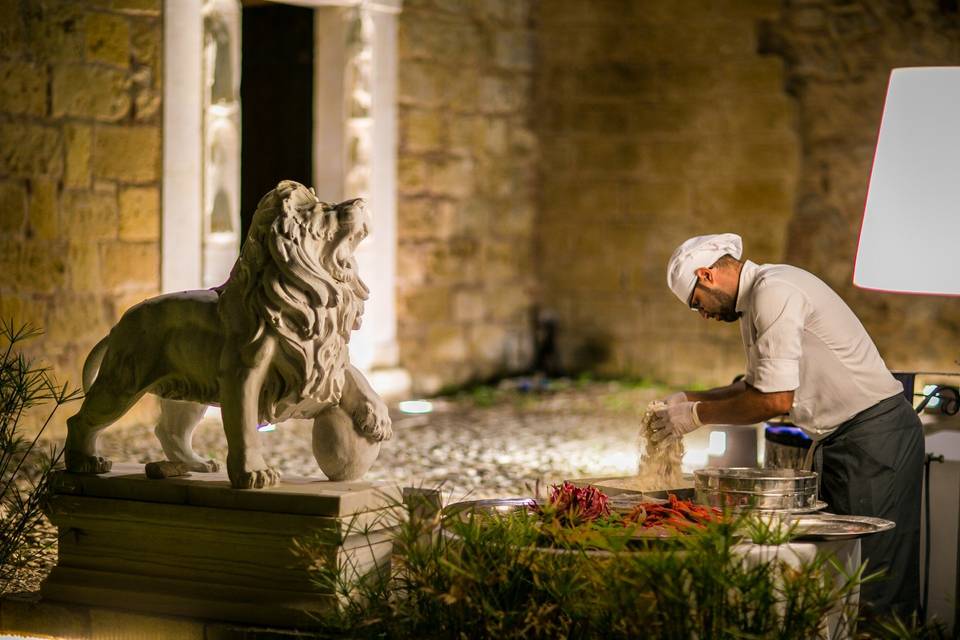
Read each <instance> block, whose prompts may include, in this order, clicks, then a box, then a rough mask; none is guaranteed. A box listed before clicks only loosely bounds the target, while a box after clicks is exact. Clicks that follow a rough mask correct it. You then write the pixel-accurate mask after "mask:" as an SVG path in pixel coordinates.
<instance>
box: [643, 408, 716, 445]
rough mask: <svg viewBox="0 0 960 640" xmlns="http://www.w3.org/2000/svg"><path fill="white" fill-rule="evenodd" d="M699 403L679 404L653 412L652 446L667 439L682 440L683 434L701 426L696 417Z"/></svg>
mask: <svg viewBox="0 0 960 640" xmlns="http://www.w3.org/2000/svg"><path fill="white" fill-rule="evenodd" d="M698 404H700V403H699V402H679V403H677V404H672V405H668V406H666V407H663V408H662V409H657V410H655V411H654V412H653V423H652V424H651V427H652V428H653V433H652V434H651V435H650V439H651V440H652V441H653V443H654V444H656V443H659V442H662V441H663V440H666V439H667V438H682V437H683V434H685V433H690V432H691V431H693V430H694V429H697V428H699V427H702V426H703V423H702V422H700V417H699V416H698V415H697V405H698Z"/></svg>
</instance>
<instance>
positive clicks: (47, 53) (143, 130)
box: [0, 0, 161, 385]
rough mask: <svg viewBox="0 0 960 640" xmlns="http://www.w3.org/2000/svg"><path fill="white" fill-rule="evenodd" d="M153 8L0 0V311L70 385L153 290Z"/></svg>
mask: <svg viewBox="0 0 960 640" xmlns="http://www.w3.org/2000/svg"><path fill="white" fill-rule="evenodd" d="M160 4H161V3H160V0H99V1H89V2H88V1H83V2H81V1H79V0H78V1H76V2H68V1H61V0H31V1H30V2H17V1H15V0H3V1H2V2H0V274H2V277H0V316H2V317H3V318H7V319H9V318H11V317H12V318H14V319H15V320H16V321H19V322H24V321H29V322H31V323H34V324H36V325H38V326H40V327H42V328H43V329H44V330H45V331H46V334H45V335H44V336H43V337H42V338H40V339H38V340H34V341H33V342H32V348H31V352H33V353H35V354H38V355H42V360H43V361H45V362H46V363H48V364H51V365H53V366H54V368H55V371H56V373H57V375H58V377H60V378H61V379H64V380H69V381H70V382H71V383H73V384H74V385H78V384H79V383H80V370H81V366H82V363H83V359H84V357H85V356H86V353H87V352H88V351H89V349H90V348H91V347H92V346H93V345H94V344H95V343H96V342H97V341H98V340H99V339H100V338H101V337H103V335H105V334H106V332H107V330H108V329H109V327H110V325H111V324H112V323H114V322H115V321H116V320H117V319H118V318H119V316H120V314H121V313H122V312H123V311H124V310H125V309H126V308H127V307H128V306H130V305H131V304H133V303H135V302H138V301H139V300H141V299H143V298H144V297H146V296H148V295H151V294H155V293H156V292H157V291H158V289H159V261H160V258H159V232H160V213H159V207H160V192H159V184H160V155H161V143H160V96H161V86H160V83H161V69H160V63H161V51H160V47H161V21H160Z"/></svg>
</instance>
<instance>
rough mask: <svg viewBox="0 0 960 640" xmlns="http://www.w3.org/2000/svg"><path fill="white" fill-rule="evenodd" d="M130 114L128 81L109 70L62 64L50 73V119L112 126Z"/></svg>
mask: <svg viewBox="0 0 960 640" xmlns="http://www.w3.org/2000/svg"><path fill="white" fill-rule="evenodd" d="M129 112H130V78H129V76H128V75H127V73H126V72H124V71H122V70H119V69H111V68H109V67H102V66H93V65H79V64H64V65H58V66H56V67H54V70H53V116H54V117H55V118H62V117H77V118H90V119H94V120H100V121H103V122H116V121H117V120H121V119H123V118H124V117H125V116H126V115H127V114H128V113H129Z"/></svg>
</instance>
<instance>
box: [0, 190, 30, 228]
mask: <svg viewBox="0 0 960 640" xmlns="http://www.w3.org/2000/svg"><path fill="white" fill-rule="evenodd" d="M26 213H27V191H26V189H25V188H24V186H23V182H22V181H20V180H3V181H0V233H19V232H20V231H21V230H22V229H23V222H24V220H25V219H26Z"/></svg>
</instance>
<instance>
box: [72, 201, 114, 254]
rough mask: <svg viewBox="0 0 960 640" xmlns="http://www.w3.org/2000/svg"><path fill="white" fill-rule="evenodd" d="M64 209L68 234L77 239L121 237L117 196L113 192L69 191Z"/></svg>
mask: <svg viewBox="0 0 960 640" xmlns="http://www.w3.org/2000/svg"><path fill="white" fill-rule="evenodd" d="M61 212H62V214H61V224H62V227H63V230H64V233H65V234H66V236H67V237H68V238H69V239H70V240H71V241H73V242H82V241H97V240H111V239H114V238H116V237H117V199H116V197H115V196H114V195H113V194H111V193H99V192H96V191H75V190H66V191H64V192H63V198H62V206H61Z"/></svg>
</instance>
